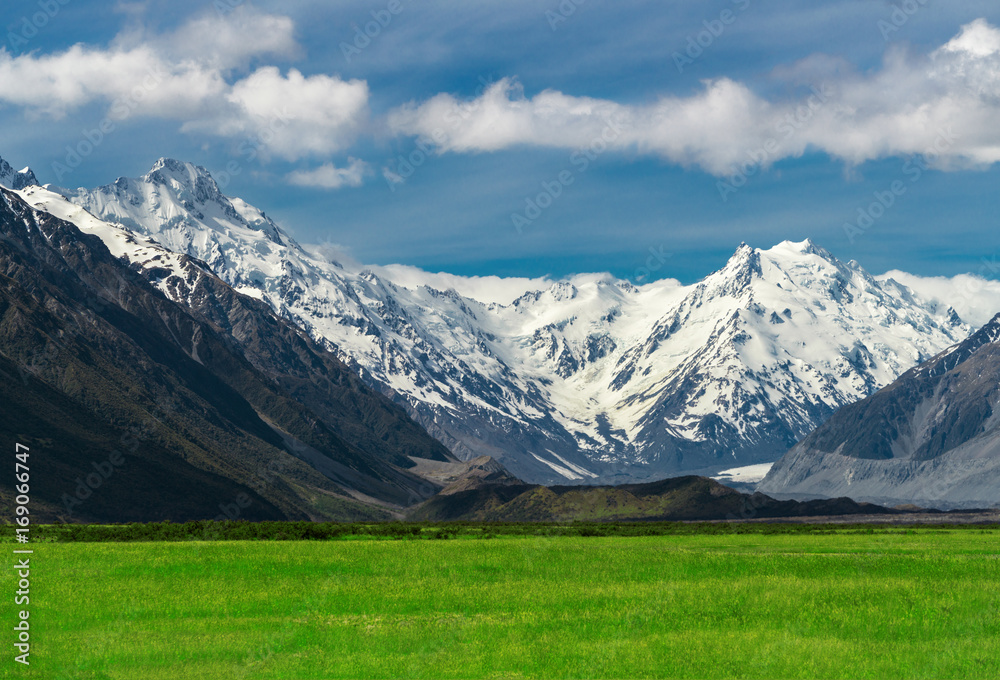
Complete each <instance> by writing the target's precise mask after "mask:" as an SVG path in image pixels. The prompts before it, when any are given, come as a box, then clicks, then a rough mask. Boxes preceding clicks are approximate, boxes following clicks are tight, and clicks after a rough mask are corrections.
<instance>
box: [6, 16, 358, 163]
mask: <svg viewBox="0 0 1000 680" xmlns="http://www.w3.org/2000/svg"><path fill="white" fill-rule="evenodd" d="M293 33H294V26H293V24H292V21H291V20H290V19H289V18H287V17H282V16H274V15H268V14H261V13H259V12H256V11H254V10H249V9H245V10H239V11H235V12H233V13H230V14H227V15H226V16H225V17H220V16H215V15H206V16H204V17H201V18H197V19H194V20H192V21H190V22H188V23H187V24H185V25H183V26H182V27H181V28H179V29H178V30H177V31H175V32H174V33H172V34H169V35H165V36H146V35H144V31H143V29H141V28H139V29H134V30H131V31H130V32H128V33H126V34H122V35H120V36H118V38H117V39H116V40H115V41H114V42H113V43H112V45H111V46H109V47H106V48H99V47H93V46H85V45H76V46H74V47H71V48H69V49H68V50H65V51H63V52H59V53H53V54H41V55H40V54H36V53H29V54H23V55H19V56H16V57H15V56H12V55H11V54H10V53H9V52H7V50H6V49H0V104H9V105H14V106H18V107H22V108H24V109H25V111H26V112H27V113H28V115H29V116H31V117H41V116H46V117H51V118H55V119H60V118H63V117H65V116H66V115H67V114H69V113H71V112H73V111H75V110H77V109H79V108H81V107H83V106H86V105H88V104H92V103H98V104H104V105H106V106H107V115H108V117H109V118H110V119H111V120H112V121H114V122H121V121H123V120H125V119H126V118H129V117H132V116H146V117H156V118H164V119H170V120H179V121H183V124H182V126H181V130H182V131H185V132H201V133H208V134H211V135H216V136H222V137H229V138H234V139H245V140H249V141H252V142H253V143H254V145H255V147H257V148H258V149H259V152H260V153H261V154H262V155H263V154H264V153H265V151H266V152H269V153H273V154H275V155H278V156H281V157H283V158H286V159H289V160H297V159H300V158H304V157H308V156H313V155H320V156H322V155H327V154H330V153H332V152H335V151H338V150H340V149H342V148H344V147H345V146H346V145H348V144H350V143H351V142H352V141H353V140H354V137H355V135H356V133H357V131H358V129H359V128H360V126H361V125H363V124H364V123H365V122H366V121H367V118H368V96H369V93H368V85H367V83H365V82H363V81H360V80H351V81H344V80H342V79H340V78H339V77H337V76H329V75H323V74H317V75H312V76H309V77H306V76H304V75H302V73H300V72H299V71H297V70H295V69H290V70H289V71H288V72H287V74H286V75H282V73H281V72H280V71H279V69H278V68H277V67H276V66H270V65H267V66H261V67H259V68H257V69H256V70H255V71H253V72H252V73H250V74H249V75H247V76H246V77H244V78H242V79H236V80H234V79H233V76H232V75H231V74H232V71H233V70H234V69H238V68H245V67H246V66H248V65H249V64H250V63H251V61H252V60H253V59H255V58H260V57H273V56H279V57H291V56H294V55H295V54H297V53H298V51H299V46H298V44H297V43H296V41H295V39H294V35H293ZM98 122H99V121H94V123H95V125H96V124H97V123H98Z"/></svg>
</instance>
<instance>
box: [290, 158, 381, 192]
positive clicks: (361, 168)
mask: <svg viewBox="0 0 1000 680" xmlns="http://www.w3.org/2000/svg"><path fill="white" fill-rule="evenodd" d="M348 163H349V164H348V166H347V167H346V168H338V167H337V166H335V165H334V164H333V163H324V164H323V165H321V166H320V167H318V168H316V169H315V170H299V171H296V172H293V173H292V174H290V175H289V176H288V181H289V182H291V183H292V184H297V185H298V186H303V187H319V188H320V189H340V188H342V187H359V186H361V184H362V183H363V182H364V180H365V177H366V176H367V175H369V174H371V167H370V166H369V165H368V164H367V163H365V162H364V161H362V160H359V159H357V158H350V159H348Z"/></svg>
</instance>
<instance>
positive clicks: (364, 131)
mask: <svg viewBox="0 0 1000 680" xmlns="http://www.w3.org/2000/svg"><path fill="white" fill-rule="evenodd" d="M111 9H113V11H111ZM390 10H396V13H395V14H393V13H392V12H390ZM570 10H572V11H570ZM373 12H374V13H375V14H374V15H373ZM4 15H5V19H6V20H7V21H8V24H7V26H6V28H7V40H6V41H5V50H6V51H5V52H4V53H2V54H0V120H2V124H3V127H2V132H0V139H2V143H0V156H2V157H4V158H5V159H7V160H8V161H10V162H11V163H12V164H14V165H15V166H16V167H21V166H23V165H26V164H30V165H31V166H32V168H33V169H34V170H35V172H36V174H37V175H38V176H39V179H40V180H41V181H42V182H53V183H56V184H60V185H64V186H96V185H99V184H104V183H108V182H111V181H113V180H114V179H115V178H116V177H117V176H119V175H128V176H138V175H141V174H143V173H144V172H146V171H147V170H148V168H149V167H150V166H151V165H152V163H153V162H154V161H155V160H156V159H157V158H159V157H160V156H170V157H174V158H179V159H182V160H188V161H192V162H195V163H198V164H200V165H204V166H205V167H207V168H208V169H209V170H211V171H212V172H213V174H215V175H216V176H217V178H220V179H222V180H223V181H224V183H225V191H226V193H228V194H231V195H238V196H242V197H244V198H245V199H247V200H248V201H250V202H251V203H254V204H255V205H257V206H259V207H261V208H262V209H264V210H265V211H266V212H267V213H268V214H269V215H270V216H272V217H273V218H275V219H277V220H278V221H279V222H280V223H281V224H283V225H284V226H285V227H286V228H287V229H288V230H289V231H290V232H291V233H292V234H293V235H294V236H295V237H296V238H297V239H298V240H300V241H303V242H311V243H330V244H336V245H337V246H339V247H342V248H344V249H345V250H346V252H347V253H349V254H350V256H352V257H353V258H355V259H356V260H360V261H362V262H366V263H378V264H388V263H396V262H399V263H405V264H411V265H416V266H420V267H423V268H426V269H431V270H435V271H438V270H443V271H448V272H452V273H456V274H502V275H520V276H541V275H546V274H548V275H552V276H561V275H566V274H570V273H576V272H582V271H597V270H601V271H603V270H607V271H611V272H613V273H614V274H616V275H619V276H623V277H629V278H632V279H635V280H639V281H642V280H648V279H650V278H659V277H662V276H672V277H677V278H680V279H681V280H684V281H691V280H694V279H697V278H700V277H701V276H703V275H704V274H706V273H708V272H709V271H711V270H713V269H715V268H718V267H719V266H721V264H722V263H723V262H724V261H725V259H726V257H727V256H728V255H729V254H730V253H731V252H732V251H733V250H734V249H735V248H736V247H737V246H738V245H739V243H740V242H741V241H746V242H747V243H750V244H752V245H755V246H758V247H764V248H766V247H769V246H770V245H773V244H774V243H777V242H778V241H781V240H784V239H792V240H802V239H804V238H807V237H809V238H812V239H813V240H814V241H816V242H817V243H819V244H821V245H824V246H825V247H827V248H828V249H829V250H831V251H832V252H833V253H834V254H836V255H837V256H838V257H841V258H842V259H845V260H846V259H856V260H858V261H859V262H861V263H862V264H863V265H864V266H865V267H866V268H868V269H869V270H871V271H873V272H876V273H879V272H882V271H885V270H888V269H903V270H907V271H910V272H913V273H917V274H922V275H953V274H959V273H963V272H970V271H971V272H976V273H980V274H983V275H985V276H987V277H989V278H996V277H997V274H998V272H997V271H994V269H995V262H996V260H997V250H998V249H1000V244H998V239H997V232H998V230H997V228H996V227H997V217H996V216H997V214H998V208H1000V199H998V195H1000V193H998V192H997V191H996V186H997V180H998V178H1000V170H998V168H997V165H996V162H995V161H996V160H997V157H998V156H997V154H1000V125H998V124H997V122H998V121H1000V115H998V112H1000V105H998V102H1000V43H995V41H996V40H1000V31H997V28H996V27H1000V6H998V4H997V3H996V2H973V1H970V2H951V3H936V2H931V1H930V0H925V1H924V2H923V3H921V2H920V0H908V2H905V3H904V2H898V3H895V4H894V3H889V2H879V1H871V0H870V1H865V2H860V1H852V2H839V1H833V2H822V3H816V2H804V1H802V2H793V1H789V0H786V1H780V0H779V1H778V2H767V3H764V2H760V1H759V0H736V1H733V0H715V1H713V2H704V1H701V2H696V1H691V2H639V1H635V0H631V1H630V0H624V1H619V2H613V3H612V2H600V1H598V0H586V1H584V2H579V1H577V2H573V0H565V1H564V2H563V3H562V4H561V5H560V3H559V2H558V1H557V0H550V1H544V0H538V1H534V0H532V1H529V0H524V1H520V0H505V1H503V2H477V3H464V2H454V1H445V0H441V1H438V2H416V1H415V0H398V4H395V3H393V2H390V1H389V0H383V1H377V2H337V3H326V2H306V1H304V0H292V1H286V2H281V3H278V2H261V1H258V2H255V3H248V2H247V3H241V2H239V1H238V0H217V1H212V0H202V1H200V2H185V1H176V0H175V1H172V2H161V1H159V0H149V1H147V2H134V3H125V2H122V3H118V4H117V5H114V4H113V3H108V2H100V3H98V2H89V1H87V0H35V1H34V2H9V3H7V5H6V6H5V13H4ZM378 18H381V19H382V21H383V23H384V24H385V25H384V26H381V25H378V26H377V25H376V24H372V23H371V22H373V21H376V20H377V19H378ZM387 18H388V20H387ZM355 27H357V28H355ZM365 28H368V29H369V33H371V34H372V37H370V39H369V42H368V43H367V44H365V41H364V39H358V40H357V42H355V39H356V37H357V30H361V31H364V30H365ZM376 29H377V30H376ZM699 41H700V43H701V44H700V45H699V44H698V43H699ZM345 44H346V45H353V46H354V47H355V48H358V46H360V48H358V49H357V51H354V50H348V52H349V54H347V55H345V47H344V46H345ZM74 46H77V47H74ZM994 48H996V49H994ZM150 74H152V75H150ZM136 88H138V89H136ZM129 93H132V94H134V95H135V94H136V93H138V94H137V95H136V96H135V97H134V98H133V99H129V96H130V95H129ZM824 93H825V94H824ZM138 95H141V97H140V96H138ZM123 98H124V99H123ZM123 102H124V103H123ZM789 115H791V116H793V118H792V119H791V120H790V121H788V118H787V117H788V116H789ZM102 121H103V122H105V123H112V124H113V129H110V131H109V132H107V134H104V133H101V134H100V135H99V137H100V139H99V142H98V143H96V144H93V145H92V148H91V145H88V144H84V145H83V147H81V146H80V144H81V143H82V142H84V141H85V140H87V137H88V134H89V136H90V138H91V140H98V138H99V137H98V136H97V135H95V133H94V132H93V131H94V130H99V127H100V125H101V123H102ZM783 121H785V122H784V125H783ZM269 129H270V130H271V132H267V130H269ZM265 137H266V138H267V139H266V140H265ZM265 141H266V142H267V143H264V142H265ZM935 145H936V146H937V151H935V152H934V153H931V154H930V155H926V154H925V152H926V151H927V150H930V149H933V148H934V147H935ZM67 147H69V148H70V149H74V148H75V149H78V150H82V151H85V152H86V153H85V154H82V155H80V157H79V158H73V157H72V154H71V152H70V151H68V150H67ZM400 158H403V159H406V160H404V161H403V162H402V163H401V162H400ZM410 161H413V162H410ZM407 163H409V165H407ZM70 165H74V166H75V167H70ZM741 166H742V170H740V169H739V168H740V167H741ZM227 167H228V168H229V169H231V170H235V171H236V172H235V173H232V174H231V176H230V177H228V178H227V177H226V175H227ZM404 176H405V177H404ZM225 180H228V181H225ZM737 184H739V186H736V185H737ZM880 196H881V197H882V198H881V208H880V207H879V205H876V204H878V203H879V197H880ZM890 202H891V205H888V206H886V205H885V204H887V203H890ZM539 203H541V204H544V205H542V206H541V207H540V208H538V209H537V210H535V209H533V208H532V207H531V205H538V204H539ZM859 211H860V212H859ZM522 218H523V219H522ZM869 222H870V224H869ZM845 225H852V229H850V230H848V229H846V228H845ZM987 263H989V264H987Z"/></svg>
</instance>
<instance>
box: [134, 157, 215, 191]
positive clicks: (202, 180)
mask: <svg viewBox="0 0 1000 680" xmlns="http://www.w3.org/2000/svg"><path fill="white" fill-rule="evenodd" d="M144 179H145V180H146V181H148V182H152V183H154V184H167V183H168V182H169V180H171V179H172V180H174V181H176V182H178V183H180V184H181V185H184V186H188V187H191V188H194V187H197V186H198V185H199V184H201V185H208V186H210V187H213V188H214V189H215V192H216V193H218V192H219V185H218V184H216V182H215V178H214V177H212V173H210V172H209V171H208V170H207V169H206V168H204V167H203V166H201V165H195V164H194V163H187V162H185V161H179V160H176V159H173V158H160V159H159V160H157V161H156V162H155V163H154V164H153V167H152V168H151V169H150V171H149V172H148V173H146V175H145V177H144Z"/></svg>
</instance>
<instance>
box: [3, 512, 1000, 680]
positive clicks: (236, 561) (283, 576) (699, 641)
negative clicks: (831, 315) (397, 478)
mask: <svg viewBox="0 0 1000 680" xmlns="http://www.w3.org/2000/svg"><path fill="white" fill-rule="evenodd" d="M34 549H35V551H36V552H35V554H34V556H33V558H34V559H33V570H32V605H31V612H32V614H31V617H32V618H31V621H32V622H33V627H32V635H33V642H34V646H33V650H32V659H33V661H32V666H31V669H30V670H29V672H27V673H25V672H23V671H24V669H22V668H20V667H18V668H13V666H14V664H13V663H12V662H11V658H10V657H12V656H13V655H12V654H9V653H8V654H7V657H8V658H4V659H3V660H2V662H0V674H2V676H3V677H20V678H35V677H37V678H46V679H51V680H58V679H59V678H92V679H98V678H100V679H106V678H115V679H117V678H142V679H144V680H157V679H160V678H163V679H167V678H169V679H171V680H176V679H180V678H198V679H199V680H202V679H211V678H224V679H226V680H242V679H247V680H249V679H251V678H254V679H256V678H275V679H279V678H280V679H281V680H290V679H298V678H358V677H362V678H388V677H392V678H395V677H414V678H469V677H484V678H519V677H545V678H577V677H609V678H611V677H615V678H618V677H689V678H731V677H748V678H758V677H759V678H778V677H780V678H785V677H795V678H813V677H817V678H941V677H943V678H962V677H974V678H996V677H1000V559H998V553H1000V531H997V530H996V529H964V530H941V529H909V530H898V529H892V530H880V531H877V532H876V533H872V534H865V533H858V532H856V531H837V532H832V533H825V534H820V533H786V534H770V535H769V534H764V533H753V534H719V535H709V534H704V535H660V536H648V537H641V536H640V537H622V536H612V537H600V536H598V537H581V536H553V537H548V536H530V535H525V536H502V537H499V538H492V539H489V540H487V539H471V538H469V539H468V540H448V541H434V540H333V541H330V540H326V541H274V542H272V541H226V542H204V541H186V542H155V543H39V544H35V546H34ZM10 572H11V570H4V571H3V572H0V573H2V574H3V576H2V581H3V586H2V587H3V592H4V593H11V592H13V590H14V587H13V586H14V581H13V577H12V574H11V573H10ZM5 599H6V595H5ZM11 609H12V606H11V605H7V606H6V607H5V610H6V611H7V612H8V613H7V614H6V615H5V616H4V619H5V620H6V621H10V620H12V617H13V616H14V614H13V612H12V611H11ZM9 635H10V634H9V633H8V636H9Z"/></svg>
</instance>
